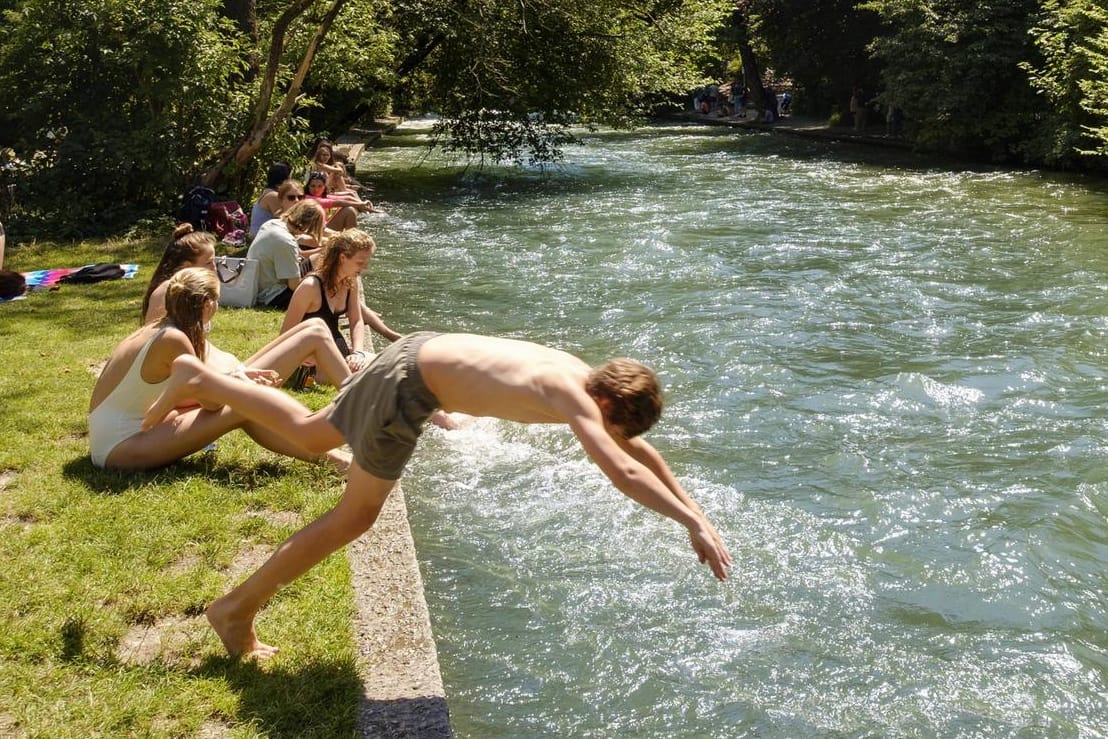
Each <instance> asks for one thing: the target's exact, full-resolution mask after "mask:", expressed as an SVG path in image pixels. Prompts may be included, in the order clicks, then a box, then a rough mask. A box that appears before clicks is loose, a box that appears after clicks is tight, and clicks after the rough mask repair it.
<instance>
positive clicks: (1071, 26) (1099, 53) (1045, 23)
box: [1022, 0, 1108, 167]
mask: <svg viewBox="0 0 1108 739" xmlns="http://www.w3.org/2000/svg"><path fill="white" fill-rule="evenodd" d="M1032 35H1033V39H1034V43H1035V46H1036V47H1037V49H1038V50H1039V53H1040V55H1041V61H1040V62H1039V63H1037V64H1032V63H1030V62H1025V63H1024V64H1023V65H1022V68H1023V69H1024V70H1025V71H1027V73H1028V75H1029V78H1030V80H1031V84H1032V85H1033V86H1034V87H1035V89H1036V90H1038V92H1039V94H1040V97H1041V100H1042V106H1043V108H1045V111H1046V112H1045V115H1044V117H1043V121H1042V122H1043V125H1042V127H1041V129H1040V132H1039V136H1038V137H1037V138H1036V139H1035V140H1034V141H1033V142H1032V144H1033V145H1034V146H1035V147H1036V148H1035V152H1036V153H1037V154H1038V156H1039V158H1041V159H1042V160H1044V161H1046V162H1047V163H1049V164H1054V165H1060V166H1066V165H1072V164H1076V163H1079V162H1080V163H1081V164H1089V163H1092V162H1094V161H1095V160H1097V159H1099V160H1100V161H1099V162H1096V163H1098V164H1099V165H1100V166H1102V167H1103V166H1104V164H1105V162H1104V161H1103V155H1104V154H1106V153H1108V125H1106V124H1108V82H1106V79H1108V77H1106V73H1108V56H1106V55H1105V51H1106V50H1108V12H1106V10H1105V7H1104V5H1103V3H1101V4H1100V5H1096V4H1092V3H1089V2H1076V1H1075V0H1046V1H1045V2H1044V3H1043V7H1042V10H1041V11H1040V13H1039V17H1038V22H1037V24H1036V26H1035V27H1034V28H1033V29H1032ZM1090 146H1092V149H1089V147H1090Z"/></svg>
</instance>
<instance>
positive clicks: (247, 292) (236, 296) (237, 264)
mask: <svg viewBox="0 0 1108 739" xmlns="http://www.w3.org/2000/svg"><path fill="white" fill-rule="evenodd" d="M215 273H216V274H217V275H219V281H220V283H221V284H220V286H219V304H220V305H233V306H235V307H238V308H250V307H252V306H253V305H254V301H255V300H256V299H257V297H258V260H257V259H242V258H239V257H218V258H217V259H216V260H215Z"/></svg>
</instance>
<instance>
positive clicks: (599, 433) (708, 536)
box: [568, 411, 731, 580]
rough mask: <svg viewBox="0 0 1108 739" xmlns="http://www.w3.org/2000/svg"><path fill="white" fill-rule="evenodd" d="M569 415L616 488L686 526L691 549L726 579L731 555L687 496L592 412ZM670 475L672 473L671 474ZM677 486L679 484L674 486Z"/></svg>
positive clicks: (583, 441)
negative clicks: (627, 448) (625, 445)
mask: <svg viewBox="0 0 1108 739" xmlns="http://www.w3.org/2000/svg"><path fill="white" fill-rule="evenodd" d="M596 416H597V417H596V418H593V417H592V416H591V415H590V413H589V412H588V411H583V412H581V413H576V414H572V415H570V417H569V420H568V423H569V426H570V428H571V429H573V433H574V434H576V435H577V438H578V440H579V441H580V442H581V446H582V447H584V449H585V452H586V453H587V454H588V455H589V457H591V458H592V460H593V461H594V462H596V463H597V465H599V466H600V469H601V471H602V472H603V473H604V474H605V475H606V476H607V477H608V479H609V480H611V481H612V484H613V485H615V486H616V488H617V489H618V490H619V491H620V492H621V493H623V494H624V495H626V496H627V497H628V498H631V500H633V501H635V502H636V503H638V504H640V505H642V506H644V507H646V508H649V509H651V510H653V511H657V512H658V513H661V514H662V515H663V516H666V517H668V518H672V519H673V520H674V521H677V522H678V523H679V524H681V525H682V526H684V527H685V528H686V529H688V532H689V539H690V540H691V543H692V547H693V551H695V552H696V555H697V558H698V559H699V560H700V561H701V562H703V563H706V564H707V565H708V566H709V567H710V568H711V569H712V573H713V574H714V575H715V576H716V577H717V578H719V579H720V580H726V579H727V569H726V568H727V566H728V565H730V564H731V555H730V554H729V553H728V552H727V548H726V547H725V546H723V543H722V541H720V539H719V534H717V533H716V530H715V528H713V527H712V525H711V524H710V523H709V522H708V519H707V518H705V517H704V514H703V513H701V512H700V509H699V508H698V507H697V506H696V504H695V503H694V504H693V505H691V506H690V505H689V504H688V503H686V502H685V501H686V500H689V501H690V502H691V499H690V498H689V497H688V496H687V495H685V496H684V498H682V496H680V495H678V494H676V493H675V492H673V491H671V490H670V489H669V488H668V487H666V485H665V484H664V483H663V482H662V480H661V478H659V477H658V476H657V475H656V474H655V473H654V472H653V471H652V470H651V469H650V468H649V467H648V466H647V465H645V464H643V463H642V462H640V461H639V460H637V459H635V458H634V457H633V456H632V455H631V454H630V453H628V452H627V451H625V450H624V449H623V448H622V447H621V446H620V445H619V444H617V443H616V441H615V440H614V439H613V438H612V437H611V436H610V435H609V434H608V432H607V430H606V429H605V428H604V425H603V423H602V422H601V420H600V418H599V413H598V412H597V413H596ZM671 476H672V475H671ZM678 487H680V486H678Z"/></svg>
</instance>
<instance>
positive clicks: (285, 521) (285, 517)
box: [246, 509, 304, 528]
mask: <svg viewBox="0 0 1108 739" xmlns="http://www.w3.org/2000/svg"><path fill="white" fill-rule="evenodd" d="M246 515H247V516H252V517H254V518H264V519H265V520H266V521H269V522H270V523H271V524H273V525H274V526H282V527H285V528H300V527H301V526H302V525H303V524H304V519H302V518H301V517H300V514H299V513H297V512H295V511H268V510H263V509H258V510H253V511H247V512H246Z"/></svg>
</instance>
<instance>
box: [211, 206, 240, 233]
mask: <svg viewBox="0 0 1108 739" xmlns="http://www.w3.org/2000/svg"><path fill="white" fill-rule="evenodd" d="M208 224H209V226H210V227H211V230H212V233H214V234H215V235H216V236H218V237H219V238H221V239H222V238H224V237H225V236H227V235H228V234H230V233H231V232H233V231H245V230H246V213H244V212H243V211H242V206H241V205H239V204H238V203H236V202H235V201H234V200H224V201H223V202H220V203H212V204H211V206H209V208H208Z"/></svg>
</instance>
